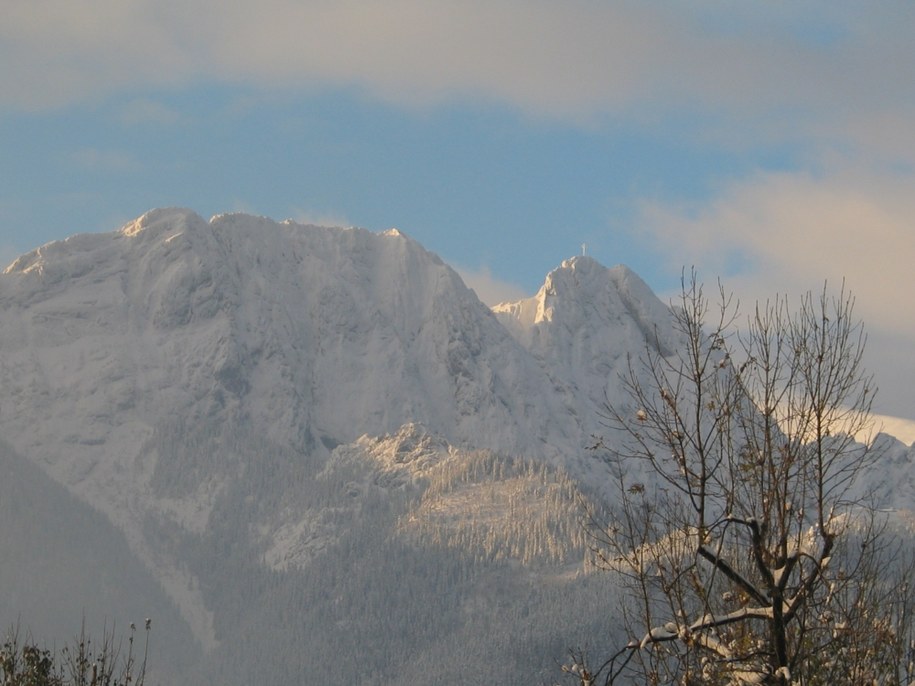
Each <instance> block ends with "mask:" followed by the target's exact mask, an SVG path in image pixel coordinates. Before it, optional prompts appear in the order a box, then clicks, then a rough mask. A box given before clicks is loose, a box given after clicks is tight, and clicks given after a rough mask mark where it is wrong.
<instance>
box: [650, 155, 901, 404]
mask: <svg viewBox="0 0 915 686" xmlns="http://www.w3.org/2000/svg"><path fill="white" fill-rule="evenodd" d="M832 162H833V164H834V165H835V164H837V163H836V161H835V160H833V161H832ZM913 187H915V174H912V175H905V174H898V173H895V174H894V173H890V172H882V171H879V170H875V169H874V168H870V167H860V168H856V167H854V166H852V165H851V164H847V165H846V166H845V167H844V168H842V169H838V168H836V167H835V166H833V171H831V172H830V173H826V174H822V175H815V174H812V173H809V172H795V173H774V172H768V173H760V174H758V175H756V176H753V177H751V178H747V179H743V180H741V181H738V182H735V183H733V184H731V185H729V186H726V187H724V188H722V189H721V191H720V193H719V195H718V196H717V197H716V198H714V199H713V200H711V201H710V202H709V203H707V204H706V205H704V206H701V207H675V206H669V205H665V204H663V203H657V202H646V203H645V204H644V206H643V210H642V214H641V218H640V220H639V221H638V229H637V231H639V232H643V237H645V238H646V239H647V240H646V246H647V245H651V246H652V249H653V250H656V251H657V252H658V253H660V255H661V256H662V257H663V258H664V259H665V260H666V261H667V263H668V265H669V267H670V268H671V269H680V268H681V267H682V266H684V265H686V266H690V265H695V266H696V267H697V268H698V269H699V270H700V272H701V274H702V275H703V277H704V278H705V279H714V278H715V277H716V276H719V275H721V276H722V277H723V279H724V284H725V286H726V287H728V288H729V289H732V290H733V291H734V292H735V293H736V294H737V295H738V296H739V297H740V300H741V301H742V302H744V303H752V302H754V301H756V300H758V299H764V298H767V297H771V296H773V295H775V294H776V293H781V294H787V295H789V296H797V295H799V294H801V293H803V292H806V291H808V290H814V291H816V290H818V289H821V288H822V286H823V283H824V281H826V280H828V281H829V283H830V285H831V286H832V289H835V290H837V289H838V288H839V287H840V284H841V282H842V280H843V279H845V281H846V284H847V286H848V288H849V289H850V290H851V291H852V292H853V293H854V294H855V296H856V313H857V314H858V316H860V317H861V318H862V319H863V320H864V322H865V325H866V327H867V329H868V331H869V332H870V335H871V341H870V344H869V345H870V347H871V348H872V349H873V350H874V352H875V353H877V352H879V354H872V355H870V356H869V357H870V359H871V361H872V362H873V363H874V369H875V371H876V372H878V384H879V385H880V386H882V387H884V388H885V390H886V392H887V393H886V396H887V397H886V400H887V402H888V403H890V405H891V406H892V407H890V408H889V410H890V411H893V412H896V413H900V414H904V415H906V416H911V415H912V412H913V410H912V407H915V403H913V402H912V401H915V396H913V393H912V390H911V388H909V386H910V383H909V381H908V380H907V379H911V378H912V374H913V373H915V365H913V364H912V363H911V362H906V360H907V358H909V357H910V351H911V350H912V349H915V316H913V314H915V309H913V304H912V294H913V293H915V271H913V269H912V260H913V257H915V230H913V227H915V194H913V193H912V191H911V189H912V188H913ZM890 342H892V344H891V343H890ZM900 351H904V354H900ZM878 367H879V369H878ZM903 401H905V402H903Z"/></svg>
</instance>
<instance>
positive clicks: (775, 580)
mask: <svg viewBox="0 0 915 686" xmlns="http://www.w3.org/2000/svg"><path fill="white" fill-rule="evenodd" d="M719 291H720V293H719V295H720V301H717V302H715V303H710V302H709V300H708V298H707V297H706V296H705V295H704V293H703V289H702V287H701V285H700V284H699V283H698V281H697V279H696V277H695V274H693V275H692V277H691V278H685V279H684V283H683V288H682V292H681V297H680V299H679V301H678V302H677V303H676V304H675V305H676V306H675V307H674V308H673V311H674V315H673V316H674V319H675V322H676V327H677V329H678V330H679V332H680V333H681V334H682V335H683V340H684V341H685V345H684V346H683V347H681V349H680V350H679V352H678V353H677V354H675V355H673V356H668V357H665V356H662V355H661V354H660V353H658V352H657V351H656V350H651V349H649V350H647V351H646V353H645V355H644V356H643V357H642V358H641V359H640V360H638V361H633V362H631V364H630V367H629V373H628V375H627V376H626V378H625V384H626V386H627V390H628V399H629V401H630V402H631V404H627V405H626V406H614V407H608V408H607V420H608V421H607V426H608V431H615V432H616V433H615V435H614V436H613V438H614V439H615V440H612V441H611V440H607V441H606V443H607V445H608V446H611V445H612V446H614V448H615V449H614V450H612V451H611V450H609V449H608V451H607V454H608V456H609V459H613V460H615V461H617V462H616V464H617V465H618V468H619V471H618V474H619V493H620V498H619V507H618V508H617V511H616V513H615V514H614V516H613V517H612V519H611V521H609V522H604V523H603V524H602V526H600V527H599V528H597V529H596V531H597V534H596V540H597V545H596V546H595V550H596V551H597V552H598V555H599V558H600V560H601V562H602V563H603V564H604V565H605V566H606V567H608V568H610V569H611V570H613V571H615V572H617V573H618V574H620V575H621V576H622V578H623V579H624V580H625V582H626V583H627V584H628V586H629V588H630V590H631V593H630V594H629V598H630V600H631V602H629V603H627V604H626V605H625V606H624V607H622V608H621V614H620V618H619V619H620V623H621V624H622V625H623V626H624V627H625V630H626V631H627V633H628V634H629V636H630V640H629V642H628V643H627V644H626V645H624V646H619V650H618V651H617V652H616V653H615V654H614V655H612V656H611V657H610V659H609V660H607V661H606V662H605V663H603V664H602V665H600V664H594V663H593V662H591V663H590V664H589V660H585V659H584V658H583V656H582V655H581V654H574V655H573V664H572V665H569V666H567V667H566V668H565V670H564V671H566V672H567V673H568V674H569V675H571V676H572V678H573V679H574V680H575V681H578V682H579V683H582V684H598V683H605V684H610V683H624V682H625V683H630V682H632V681H633V680H635V681H634V683H647V684H674V683H676V684H699V683H702V684H757V683H766V684H805V685H806V684H900V683H903V684H908V683H909V681H910V680H912V679H913V678H915V674H913V673H912V671H913V668H912V664H911V660H912V655H911V653H912V642H911V641H912V636H913V621H912V609H913V608H912V589H911V588H910V586H909V584H908V582H907V579H908V578H910V576H911V571H912V564H911V552H907V551H906V550H905V549H902V548H900V547H899V539H898V538H896V537H894V536H893V535H892V534H891V529H892V522H891V520H890V519H889V515H887V514H886V513H883V514H881V513H878V512H877V511H875V510H874V509H873V508H871V507H869V506H868V500H867V494H865V493H861V492H860V490H859V489H857V488H856V477H857V476H858V475H859V474H860V473H861V472H862V471H863V470H867V469H868V468H869V466H870V465H871V463H872V458H873V455H872V454H871V451H869V450H868V448H867V447H866V444H862V443H859V442H857V441H856V440H855V437H856V436H857V437H861V436H862V434H863V433H866V432H867V431H868V428H869V422H870V409H871V404H872V400H873V395H874V388H873V385H872V381H871V378H870V377H869V376H868V375H867V374H866V373H865V371H864V369H863V367H862V356H863V352H864V344H865V335H864V330H863V326H862V324H861V323H860V322H859V321H858V320H856V319H855V318H854V316H853V304H854V300H853V298H852V297H851V296H850V295H849V294H848V293H847V292H846V291H845V289H844V287H843V289H842V290H841V291H840V292H839V294H838V295H837V296H836V297H831V296H830V295H829V294H828V293H827V290H826V289H825V288H824V290H823V292H822V293H821V294H819V295H814V294H807V295H806V296H804V297H803V298H802V299H801V300H800V303H799V305H798V307H797V308H796V309H794V310H792V309H791V308H790V307H789V304H788V301H787V299H785V298H777V299H775V300H772V301H768V302H766V303H765V304H759V305H757V306H756V308H755V309H754V311H753V312H752V313H751V314H750V315H749V317H748V319H747V323H746V326H744V327H738V326H737V324H738V314H737V307H736V304H734V302H733V301H732V299H731V298H730V297H729V296H728V295H727V294H726V293H725V292H724V290H723V289H721V288H720V287H719ZM716 300H717V299H716ZM609 437H610V434H608V438H609ZM910 550H911V548H908V551H910Z"/></svg>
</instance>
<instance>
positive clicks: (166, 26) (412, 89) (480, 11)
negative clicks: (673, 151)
mask: <svg viewBox="0 0 915 686" xmlns="http://www.w3.org/2000/svg"><path fill="white" fill-rule="evenodd" d="M913 32H915V6H913V5H911V4H907V3H903V2H899V1H897V2H889V3H883V4H881V5H880V7H873V6H871V5H867V6H864V5H860V6H854V5H846V6H843V7H837V6H836V5H835V3H828V2H825V1H822V2H807V3H794V4H791V5H790V6H789V5H784V4H781V5H778V6H777V7H774V6H762V7H756V6H753V5H742V6H741V9H740V12H739V14H738V13H736V12H734V8H733V6H732V5H730V4H727V5H723V4H722V3H721V2H718V1H716V0H705V1H702V2H668V3H644V2H635V1H634V0H631V1H629V2H626V1H623V2H616V3H599V2H591V1H589V0H568V1H567V2H562V3H557V2H553V1H552V0H490V1H489V2H482V1H481V0H438V1H434V2H429V1H427V0H390V1H389V2H384V3H368V2H364V1H360V0H333V1H330V0H311V1H306V2H303V1H302V0H260V1H259V2H253V1H247V2H244V1H243V2H238V3H222V2H216V1H215V0H187V1H186V2H182V3H161V2H159V1H158V0H137V1H136V2H130V3H124V2H120V1H118V0H87V1H86V2H80V3H72V2H68V1H67V0H47V1H45V2H40V3H38V2H35V3H26V2H22V3H13V4H12V5H11V6H9V7H6V8H4V21H3V22H2V25H0V64H3V65H5V68H4V69H0V103H5V104H6V105H11V106H14V107H42V106H49V105H55V104H61V103H67V102H72V101H74V100H77V99H80V98H85V97H93V96H95V95H98V94H101V93H107V92H111V91H116V90H118V89H123V88H130V89H134V90H135V89H137V88H143V87H157V86H180V85H186V84H189V83H192V82H199V81H201V80H208V79H215V80H219V81H222V82H230V83H239V82H242V83H248V84H250V85H253V86H256V87H264V88H278V89H289V88H299V87H315V86H322V85H330V86H341V87H354V86H355V87H358V88H362V89H365V90H366V91H368V92H370V93H372V94H374V95H376V96H378V97H381V98H384V99H387V100H390V101H394V102H398V103H406V104H414V105H415V104H429V103H436V102H440V101H443V100H450V99H454V98H463V97H468V96H469V97H480V98H487V99H493V100H496V101H500V102H506V103H510V104H512V105H515V106H517V107H519V108H521V109H523V110H524V111H527V112H530V113H534V114H538V115H547V116H560V117H573V118H577V119H582V120H587V119H589V118H590V117H592V116H594V115H599V114H600V113H607V112H609V113H615V114H623V115H632V116H636V117H638V119H639V121H643V120H644V118H645V117H660V118H664V117H670V116H680V115H681V114H682V113H683V112H684V111H688V112H697V111H699V112H703V113H705V114H706V115H709V114H711V115H714V116H716V117H721V118H722V119H727V118H729V117H731V118H736V119H739V120H741V121H742V122H744V123H747V122H752V123H753V125H754V126H756V127H758V128H761V129H766V130H767V131H768V133H769V134H771V135H781V136H784V135H786V134H787V133H789V132H790V135H796V136H803V135H805V134H809V133H810V132H811V131H814V130H816V129H822V130H828V129H829V128H830V127H831V126H834V125H846V124H847V126H848V127H849V130H860V132H861V135H862V136H867V135H868V129H867V127H864V128H863V129H862V128H861V127H860V122H861V121H862V120H863V121H867V120H868V119H869V115H870V114H871V113H873V116H880V115H881V113H885V112H886V111H887V110H888V109H889V110H890V111H895V110H896V108H897V107H899V106H903V105H906V106H911V104H912V97H911V85H910V84H913V83H915V53H913V51H912V50H911V35H912V34H913ZM786 120H791V121H792V122H793V125H792V126H791V127H785V126H784V125H783V124H784V122H785V121H786ZM732 123H733V122H732ZM798 123H803V124H804V126H803V131H799V130H798ZM905 123H906V122H905V120H903V121H899V122H897V124H898V125H899V126H898V129H897V130H898V132H899V133H900V134H901V135H903V134H904V135H905V136H907V137H908V138H909V139H910V140H912V139H913V135H915V134H911V133H908V131H909V129H910V128H911V127H908V126H903V124H905ZM725 128H727V127H725Z"/></svg>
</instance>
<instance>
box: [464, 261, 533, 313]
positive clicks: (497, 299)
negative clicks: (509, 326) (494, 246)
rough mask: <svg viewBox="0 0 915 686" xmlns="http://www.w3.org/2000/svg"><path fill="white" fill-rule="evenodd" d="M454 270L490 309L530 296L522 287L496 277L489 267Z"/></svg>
mask: <svg viewBox="0 0 915 686" xmlns="http://www.w3.org/2000/svg"><path fill="white" fill-rule="evenodd" d="M454 270H455V271H456V272H457V273H458V274H459V275H460V277H461V279H463V280H464V283H465V284H467V287H468V288H472V289H473V291H474V292H475V293H476V294H477V297H478V298H479V299H480V300H481V301H482V302H484V303H485V304H487V305H489V306H490V307H492V306H493V305H497V304H498V303H502V302H514V301H516V300H521V299H522V298H526V297H528V296H529V295H530V294H529V293H526V292H525V291H524V289H523V288H522V287H521V286H519V285H517V284H514V283H510V282H508V281H502V280H500V279H498V278H496V277H494V276H493V275H492V272H491V271H490V269H489V267H480V268H479V269H469V268H466V267H454Z"/></svg>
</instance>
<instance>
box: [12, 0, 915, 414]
mask: <svg viewBox="0 0 915 686" xmlns="http://www.w3.org/2000/svg"><path fill="white" fill-rule="evenodd" d="M230 4H231V7H230V6H228V5H230ZM172 5H174V6H172ZM913 35H915V5H912V4H911V3H908V2H884V3H879V4H876V5H875V4H868V5H867V6H864V5H863V4H861V3H851V2H841V1H840V2H805V1H798V2H794V3H736V2H725V1H724V0H717V1H713V0H695V1H692V2H686V1H685V0H683V1H676V0H671V1H670V2H665V3H652V2H597V1H596V0H566V1H564V2H555V1H551V2H544V1H541V0H524V1H523V2H522V1H520V0H507V1H500V0H491V1H490V2H486V3H483V2H476V1H474V0H462V1H461V2H440V1H433V0H426V1H423V2H420V1H419V0H389V1H386V2H367V1H364V2H350V1H348V0H335V1H334V2H327V1H323V0H322V1H316V0H313V1H301V0H300V1H297V2H293V1H292V0H259V2H257V3H255V2H252V1H247V0H241V1H240V2H236V3H220V2H214V1H213V0H186V2H183V3H180V4H177V3H162V2H159V1H157V0H133V1H132V2H123V0H84V1H83V2H80V3H73V2H62V1H59V0H45V1H44V2H30V3H26V2H14V3H12V4H11V5H8V6H7V7H5V8H4V20H3V22H2V23H0V257H2V258H3V259H4V260H10V259H12V258H13V257H15V256H16V255H17V254H19V253H21V252H24V251H26V250H29V249H31V248H33V247H36V246H37V245H40V244H42V243H45V242H47V241H50V240H54V239H59V238H63V237H65V236H67V235H70V234H72V233H76V232H83V231H109V230H113V229H115V228H117V227H118V226H120V225H121V224H123V223H125V222H127V221H129V220H130V219H132V218H134V217H136V216H138V215H139V214H142V213H143V212H145V211H146V210H148V209H150V208H153V207H161V206H173V205H179V206H186V207H190V208H192V209H195V210H196V211H198V212H199V213H200V214H202V215H204V216H209V215H212V214H215V213H221V212H228V211H245V212H251V213H255V214H263V215H267V216H270V217H273V218H275V219H285V218H293V219H298V220H302V221H313V222H317V223H329V224H347V225H349V224H353V225H358V226H363V227H366V228H369V229H373V230H383V229H386V228H389V227H392V226H396V227H398V228H400V229H401V230H403V231H405V232H406V233H408V234H409V235H411V236H413V237H414V238H416V239H417V240H419V241H420V242H421V243H423V244H424V245H425V246H426V247H427V248H428V249H430V250H432V251H434V252H436V253H438V254H439V255H441V256H442V257H443V258H444V259H445V260H446V261H448V262H449V263H451V264H452V265H453V266H456V267H458V268H459V269H460V270H461V272H462V274H464V275H465V277H466V278H467V280H468V281H469V282H470V283H471V284H472V285H474V286H475V287H476V288H477V289H478V291H479V292H480V293H481V294H482V295H483V296H484V299H488V300H494V299H498V298H499V297H500V296H501V297H512V296H517V295H521V294H530V293H532V292H533V291H535V290H536V288H537V287H538V286H539V285H540V283H541V282H542V280H543V277H544V275H545V274H546V272H547V271H548V270H550V269H552V268H553V267H555V266H557V265H558V264H559V262H560V261H562V260H563V259H564V258H566V257H569V256H570V255H573V254H577V253H578V252H580V251H581V244H582V243H586V244H587V246H588V253H589V254H591V255H593V256H594V257H596V258H597V259H599V260H601V261H602V262H603V263H605V264H608V265H611V264H616V263H619V262H623V263H626V264H628V265H629V266H631V267H632V268H634V269H635V270H636V271H637V272H639V273H640V274H641V275H642V276H643V278H645V280H646V281H648V283H649V284H650V285H651V286H652V287H654V288H655V290H656V291H658V292H659V293H662V294H665V293H669V292H670V291H671V290H672V289H673V288H675V286H676V283H677V281H678V278H679V274H680V270H681V268H682V267H683V266H690V265H696V266H697V267H698V268H699V269H700V273H701V274H702V275H703V276H705V277H706V278H707V279H709V280H713V279H714V278H716V277H717V276H721V277H722V278H723V279H724V283H725V285H726V286H727V287H729V288H731V289H733V290H735V291H736V292H737V293H738V295H739V296H740V297H741V299H742V300H743V301H744V302H750V301H752V300H753V299H755V298H758V297H765V296H767V295H771V294H773V293H774V292H776V291H780V292H788V293H789V294H792V293H800V292H802V291H803V290H806V289H809V288H817V287H819V286H820V285H821V284H822V283H823V281H824V280H825V279H829V280H830V281H832V282H838V280H840V279H841V278H843V277H844V278H846V280H847V282H848V285H849V287H850V288H851V289H852V290H853V291H854V292H855V293H856V294H857V296H858V313H859V315H861V316H862V317H863V318H864V319H865V321H866V323H867V325H868V329H869V331H870V347H871V351H872V352H871V359H872V364H871V366H872V367H873V368H874V370H875V372H877V380H878V383H879V385H880V386H881V389H882V391H881V398H882V400H881V405H880V407H879V408H878V409H880V410H881V411H883V412H886V413H889V414H895V415H900V416H906V417H909V418H912V417H915V391H913V388H912V387H913V386H915V384H912V383H911V381H912V379H913V376H915V362H913V360H912V358H913V357H915V356H913V355H912V351H913V349H915V317H913V315H915V307H913V305H912V294H913V293H915V277H913V269H912V265H913V262H915V126H913V122H915V49H913V48H912V44H911V37H912V36H913Z"/></svg>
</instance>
